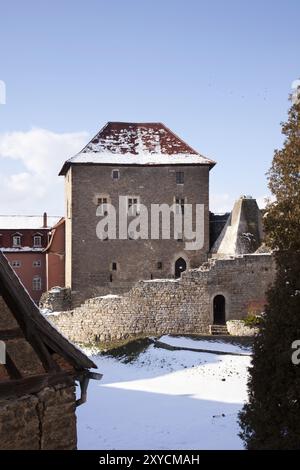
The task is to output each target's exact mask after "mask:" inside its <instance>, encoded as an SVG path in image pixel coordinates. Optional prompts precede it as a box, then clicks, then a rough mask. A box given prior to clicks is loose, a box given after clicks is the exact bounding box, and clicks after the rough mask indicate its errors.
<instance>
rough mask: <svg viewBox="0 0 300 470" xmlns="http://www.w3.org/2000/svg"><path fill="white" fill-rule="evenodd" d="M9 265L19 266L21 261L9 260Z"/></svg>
mask: <svg viewBox="0 0 300 470" xmlns="http://www.w3.org/2000/svg"><path fill="white" fill-rule="evenodd" d="M10 265H11V267H12V268H20V267H21V261H18V260H15V261H11V263H10Z"/></svg>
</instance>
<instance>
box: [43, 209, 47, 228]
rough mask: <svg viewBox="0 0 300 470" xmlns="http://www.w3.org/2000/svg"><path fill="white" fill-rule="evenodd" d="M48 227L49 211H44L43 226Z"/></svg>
mask: <svg viewBox="0 0 300 470" xmlns="http://www.w3.org/2000/svg"><path fill="white" fill-rule="evenodd" d="M47 227H48V222H47V212H44V214H43V228H47Z"/></svg>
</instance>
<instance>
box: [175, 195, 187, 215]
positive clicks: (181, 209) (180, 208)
mask: <svg viewBox="0 0 300 470" xmlns="http://www.w3.org/2000/svg"><path fill="white" fill-rule="evenodd" d="M184 204H185V200H184V199H183V198H178V197H177V198H176V213H177V214H180V212H181V214H184Z"/></svg>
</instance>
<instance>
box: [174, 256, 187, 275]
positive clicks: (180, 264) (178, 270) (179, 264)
mask: <svg viewBox="0 0 300 470" xmlns="http://www.w3.org/2000/svg"><path fill="white" fill-rule="evenodd" d="M185 270H186V261H185V260H184V259H183V258H178V260H177V261H175V278H176V279H178V278H179V277H181V274H182V273H183V272H184V271H185Z"/></svg>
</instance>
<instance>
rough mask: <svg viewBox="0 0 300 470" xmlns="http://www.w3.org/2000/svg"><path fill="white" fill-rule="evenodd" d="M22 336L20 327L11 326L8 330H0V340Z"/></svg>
mask: <svg viewBox="0 0 300 470" xmlns="http://www.w3.org/2000/svg"><path fill="white" fill-rule="evenodd" d="M22 337H24V335H23V333H22V330H21V328H11V329H10V330H0V340H1V341H7V340H9V339H15V338H22Z"/></svg>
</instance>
